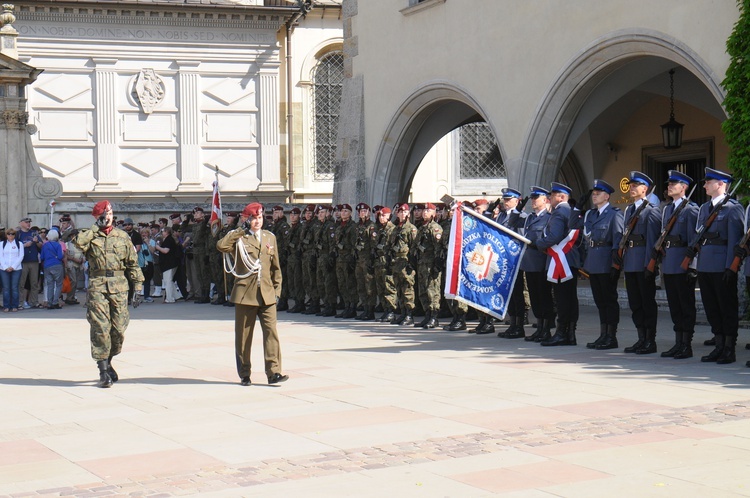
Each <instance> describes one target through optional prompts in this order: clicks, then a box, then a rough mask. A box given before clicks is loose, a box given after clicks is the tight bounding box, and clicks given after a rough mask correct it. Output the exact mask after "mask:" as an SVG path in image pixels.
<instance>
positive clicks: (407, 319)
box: [401, 310, 414, 325]
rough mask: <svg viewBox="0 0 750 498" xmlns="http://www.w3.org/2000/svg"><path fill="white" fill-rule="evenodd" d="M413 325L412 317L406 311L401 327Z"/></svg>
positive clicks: (409, 311) (409, 312)
mask: <svg viewBox="0 0 750 498" xmlns="http://www.w3.org/2000/svg"><path fill="white" fill-rule="evenodd" d="M413 324H414V317H412V316H411V310H407V311H406V318H404V322H403V323H402V324H401V325H413Z"/></svg>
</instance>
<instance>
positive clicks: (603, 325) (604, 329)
mask: <svg viewBox="0 0 750 498" xmlns="http://www.w3.org/2000/svg"><path fill="white" fill-rule="evenodd" d="M605 337H607V324H606V323H600V324H599V337H598V338H597V339H596V340H595V341H594V342H589V343H587V344H586V347H587V348H588V349H596V347H597V346H598V345H599V344H601V343H602V342H604V338H605Z"/></svg>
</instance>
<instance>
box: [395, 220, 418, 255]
mask: <svg viewBox="0 0 750 498" xmlns="http://www.w3.org/2000/svg"><path fill="white" fill-rule="evenodd" d="M416 239H417V227H415V226H414V225H413V224H412V223H411V222H410V221H408V220H407V221H405V222H404V224H403V225H398V226H396V228H395V229H394V230H393V232H391V239H390V241H389V246H390V249H391V255H392V257H393V259H394V260H397V259H401V260H404V259H409V253H410V252H411V249H412V246H414V241H415V240H416Z"/></svg>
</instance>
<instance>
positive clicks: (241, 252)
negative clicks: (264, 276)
mask: <svg viewBox="0 0 750 498" xmlns="http://www.w3.org/2000/svg"><path fill="white" fill-rule="evenodd" d="M237 242H238V243H237V244H235V249H234V253H235V254H234V261H232V256H231V255H230V254H229V253H226V252H225V253H224V271H225V272H227V273H231V274H232V275H234V276H235V277H237V278H247V277H249V276H250V275H255V274H257V275H258V285H260V269H261V266H260V258H258V259H253V258H252V257H250V255H249V254H248V253H247V249H245V244H244V243H242V239H239V240H238V241H237ZM238 260H239V261H242V263H243V264H244V265H245V267H246V268H247V270H248V271H247V273H245V274H243V275H240V274H238V273H237V261H238Z"/></svg>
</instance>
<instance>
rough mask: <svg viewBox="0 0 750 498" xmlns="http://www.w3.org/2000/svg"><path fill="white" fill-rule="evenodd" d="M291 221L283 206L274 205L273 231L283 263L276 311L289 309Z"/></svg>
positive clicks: (280, 259)
mask: <svg viewBox="0 0 750 498" xmlns="http://www.w3.org/2000/svg"><path fill="white" fill-rule="evenodd" d="M289 230H290V228H289V223H287V222H286V216H284V207H283V206H274V207H273V226H271V230H270V231H271V232H272V233H273V234H274V235H275V236H276V245H277V246H278V249H279V264H280V265H281V275H282V280H281V297H280V298H279V302H278V303H276V311H286V310H288V309H289V280H288V273H287V272H288V270H287V264H288V262H289Z"/></svg>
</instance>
